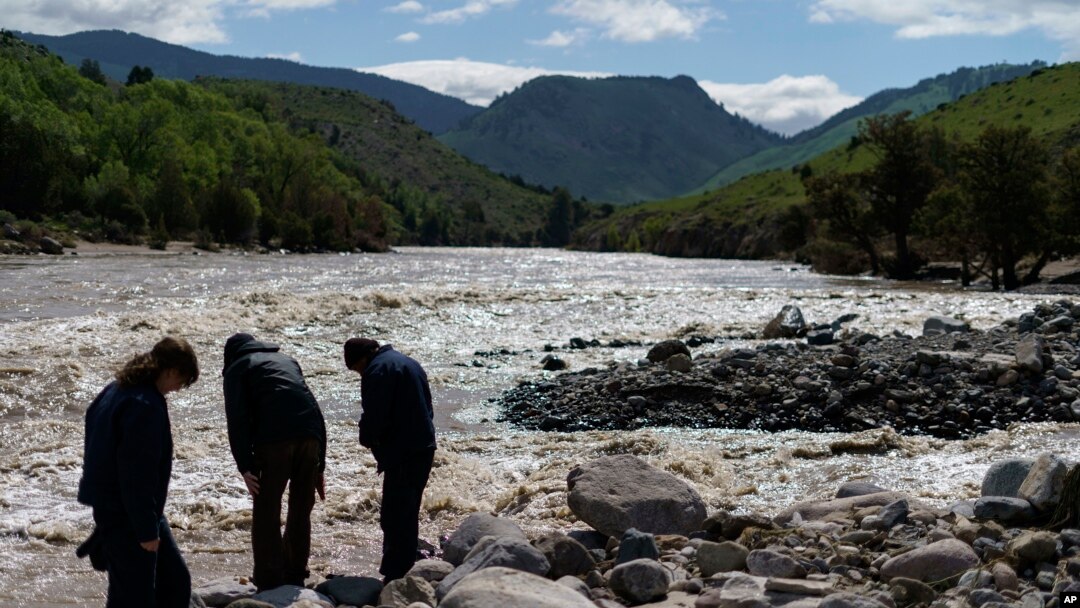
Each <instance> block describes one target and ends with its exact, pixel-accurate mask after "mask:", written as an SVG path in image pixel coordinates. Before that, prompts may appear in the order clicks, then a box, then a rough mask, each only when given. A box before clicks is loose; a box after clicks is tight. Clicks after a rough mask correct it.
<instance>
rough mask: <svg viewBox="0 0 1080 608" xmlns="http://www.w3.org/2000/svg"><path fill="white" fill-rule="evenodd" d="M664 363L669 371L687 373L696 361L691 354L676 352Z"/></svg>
mask: <svg viewBox="0 0 1080 608" xmlns="http://www.w3.org/2000/svg"><path fill="white" fill-rule="evenodd" d="M664 365H665V366H666V367H667V370H668V371H669V372H679V373H686V372H688V371H690V368H692V367H693V366H694V362H693V361H691V360H690V357H689V356H687V355H684V354H682V353H676V354H674V355H671V356H670V357H668V359H667V361H666V362H665V363H664Z"/></svg>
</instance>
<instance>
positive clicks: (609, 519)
mask: <svg viewBox="0 0 1080 608" xmlns="http://www.w3.org/2000/svg"><path fill="white" fill-rule="evenodd" d="M566 481H567V487H568V488H569V490H570V494H569V496H568V497H567V503H568V504H569V506H570V510H571V511H573V513H574V515H576V516H577V517H578V519H580V520H581V521H583V522H585V523H587V524H589V525H590V526H592V527H593V528H594V529H596V530H598V531H600V532H602V533H604V534H607V535H609V536H621V535H622V534H623V532H625V531H626V530H629V529H630V528H636V529H638V530H640V531H642V532H651V533H653V534H682V535H686V534H689V533H690V532H693V531H695V530H699V529H700V528H701V524H702V522H703V521H704V520H705V503H704V501H702V499H701V496H700V495H699V494H698V493H697V491H696V490H694V489H693V488H692V487H690V486H689V485H688V484H687V483H686V482H684V481H682V480H681V479H679V478H678V477H675V476H674V475H672V474H671V473H667V472H665V471H661V470H660V469H657V468H655V467H652V466H650V465H649V464H648V463H646V462H645V461H644V460H641V459H640V458H637V457H635V456H631V455H629V454H620V455H615V456H604V457H602V458H599V459H597V460H594V461H592V462H590V463H587V464H584V465H582V466H580V467H577V468H575V469H574V470H573V471H571V472H570V475H569V476H568V477H567V480H566Z"/></svg>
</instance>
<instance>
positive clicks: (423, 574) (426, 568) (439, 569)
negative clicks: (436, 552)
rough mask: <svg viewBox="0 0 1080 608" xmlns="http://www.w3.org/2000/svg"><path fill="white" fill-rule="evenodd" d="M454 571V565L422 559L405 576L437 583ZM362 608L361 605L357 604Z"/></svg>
mask: <svg viewBox="0 0 1080 608" xmlns="http://www.w3.org/2000/svg"><path fill="white" fill-rule="evenodd" d="M453 571H454V564H451V563H450V562H446V561H443V560H441V559H422V560H420V561H418V562H416V563H415V564H413V567H412V568H409V571H408V572H406V573H405V576H419V577H420V578H422V579H424V580H425V581H427V582H429V583H437V582H439V581H441V580H442V579H444V578H446V577H447V576H449V575H450V573H451V572H453ZM358 605H360V606H362V605H363V604H358Z"/></svg>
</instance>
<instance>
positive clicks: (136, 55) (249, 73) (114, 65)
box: [17, 30, 481, 133]
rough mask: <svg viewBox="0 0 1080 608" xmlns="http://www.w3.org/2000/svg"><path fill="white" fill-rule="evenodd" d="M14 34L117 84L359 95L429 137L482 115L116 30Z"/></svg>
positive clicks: (380, 87) (350, 79)
mask: <svg viewBox="0 0 1080 608" xmlns="http://www.w3.org/2000/svg"><path fill="white" fill-rule="evenodd" d="M17 35H18V36H19V37H20V38H22V39H23V40H26V41H28V42H31V43H34V44H41V45H44V46H45V47H46V48H48V49H49V50H50V51H52V52H53V53H55V54H57V55H60V56H61V57H63V58H64V60H65V61H67V62H68V63H71V64H73V65H79V64H80V63H81V62H82V60H83V59H86V58H89V59H94V60H97V61H98V62H99V63H100V64H101V69H102V71H104V72H105V73H106V74H107V75H109V76H111V77H112V78H114V79H116V80H119V81H120V82H124V80H126V79H127V75H128V72H130V71H131V68H132V67H134V66H136V65H140V66H144V67H145V66H148V67H150V68H151V69H152V70H153V71H154V74H155V75H156V76H158V77H163V78H178V79H182V80H192V79H194V78H195V77H196V76H220V77H222V78H245V79H251V80H269V81H274V82H291V83H295V84H309V85H317V86H324V87H337V88H341V89H348V90H351V91H360V92H361V93H364V94H366V95H369V96H371V97H374V98H376V99H383V100H386V101H388V102H390V103H391V104H393V105H394V108H395V109H396V110H397V111H398V112H401V113H402V114H403V115H405V116H407V117H409V118H411V119H412V120H414V121H416V124H418V125H420V126H421V127H423V128H424V129H427V130H428V131H430V132H432V133H443V132H446V131H448V130H450V129H452V128H454V127H455V126H457V124H458V123H460V122H461V121H462V120H463V119H465V118H467V117H469V116H472V115H474V114H476V113H477V112H479V111H480V110H481V108H478V107H476V106H472V105H469V104H467V103H465V102H464V101H461V100H460V99H456V98H454V97H449V96H447V95H442V94H440V93H435V92H433V91H429V90H427V89H425V88H423V87H419V86H416V85H414V84H409V83H405V82H400V81H397V80H393V79H390V78H386V77H385V76H379V75H376V74H365V73H362V72H357V71H355V70H351V69H346V68H324V67H314V66H309V65H304V64H301V63H296V62H294V61H288V60H285V59H269V58H250V57H235V56H229V55H212V54H210V53H204V52H202V51H196V50H193V49H189V48H187V47H183V46H178V45H175V44H168V43H165V42H161V41H159V40H155V39H153V38H147V37H145V36H140V35H138V34H132V33H126V32H122V31H119V30H107V31H106V30H99V31H91V32H79V33H77V34H69V35H67V36H45V35H40V34H28V33H17Z"/></svg>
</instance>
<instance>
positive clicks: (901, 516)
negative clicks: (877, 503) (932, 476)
mask: <svg viewBox="0 0 1080 608" xmlns="http://www.w3.org/2000/svg"><path fill="white" fill-rule="evenodd" d="M877 516H878V517H879V518H880V519H881V523H882V526H883V528H884V529H885V530H889V529H891V528H892V527H893V526H895V525H897V524H902V523H904V522H906V521H907V518H908V501H907V500H906V499H903V498H901V499H900V500H897V501H895V502H891V503H889V504H887V505H885V506H884V507H882V508H881V511H878V514H877Z"/></svg>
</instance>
